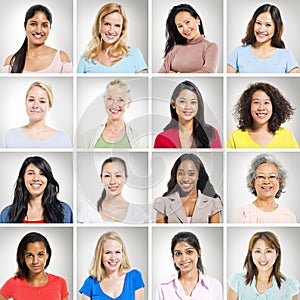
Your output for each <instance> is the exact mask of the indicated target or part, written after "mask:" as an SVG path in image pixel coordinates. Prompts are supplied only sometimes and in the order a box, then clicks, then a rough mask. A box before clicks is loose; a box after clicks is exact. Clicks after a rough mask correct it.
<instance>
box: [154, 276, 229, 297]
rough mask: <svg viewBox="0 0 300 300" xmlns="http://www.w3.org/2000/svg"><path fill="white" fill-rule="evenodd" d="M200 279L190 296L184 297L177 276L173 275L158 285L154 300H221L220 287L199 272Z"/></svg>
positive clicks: (216, 282)
mask: <svg viewBox="0 0 300 300" xmlns="http://www.w3.org/2000/svg"><path fill="white" fill-rule="evenodd" d="M199 276H200V279H199V281H198V283H197V285H196V287H195V288H194V290H193V292H192V294H191V295H190V296H188V295H186V294H185V292H184V289H183V287H182V285H181V283H180V281H179V280H178V275H174V276H172V277H170V278H169V279H167V280H164V281H162V282H161V283H160V285H159V286H158V289H157V295H156V298H155V299H156V300H200V299H205V300H222V299H223V297H222V285H221V283H220V282H219V281H218V280H217V279H215V278H212V277H209V276H207V275H203V274H201V273H200V272H199Z"/></svg>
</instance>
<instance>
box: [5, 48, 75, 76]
mask: <svg viewBox="0 0 300 300" xmlns="http://www.w3.org/2000/svg"><path fill="white" fill-rule="evenodd" d="M72 72H73V68H72V63H71V62H62V61H61V59H60V50H57V52H56V54H55V56H54V58H53V60H52V63H51V64H50V66H49V67H48V68H46V69H43V70H40V71H35V72H30V71H26V70H23V73H72ZM1 73H11V66H10V65H6V66H2V67H1Z"/></svg>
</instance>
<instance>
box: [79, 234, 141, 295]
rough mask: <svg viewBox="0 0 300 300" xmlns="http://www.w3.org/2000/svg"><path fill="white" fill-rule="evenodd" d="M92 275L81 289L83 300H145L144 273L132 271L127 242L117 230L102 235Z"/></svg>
mask: <svg viewBox="0 0 300 300" xmlns="http://www.w3.org/2000/svg"><path fill="white" fill-rule="evenodd" d="M89 274H90V276H89V277H88V278H87V279H86V280H85V282H84V284H83V285H82V287H81V288H80V290H79V292H80V293H81V294H82V298H81V299H82V300H91V299H94V300H100V299H118V300H143V299H144V286H145V284H144V281H143V278H142V274H141V273H140V271H138V270H136V269H132V270H130V264H129V260H128V256H127V252H126V247H125V244H124V242H123V240H122V239H121V237H120V236H119V235H118V234H117V233H116V232H113V231H108V232H106V233H104V234H102V235H101V236H100V238H99V240H98V242H97V246H96V248H95V253H94V257H93V260H92V263H91V266H90V269H89Z"/></svg>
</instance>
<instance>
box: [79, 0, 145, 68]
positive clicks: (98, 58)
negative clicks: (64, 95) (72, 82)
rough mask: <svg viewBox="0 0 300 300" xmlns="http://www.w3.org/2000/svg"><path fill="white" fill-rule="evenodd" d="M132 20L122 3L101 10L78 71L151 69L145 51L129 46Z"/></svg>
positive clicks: (110, 4)
mask: <svg viewBox="0 0 300 300" xmlns="http://www.w3.org/2000/svg"><path fill="white" fill-rule="evenodd" d="M127 29H128V21H127V17H126V14H125V10H124V8H123V7H122V5H120V4H117V3H106V4H104V5H103V6H102V7H101V8H100V9H99V11H98V13H97V16H96V20H95V23H94V25H93V30H92V34H93V38H92V40H91V41H90V43H89V44H88V46H87V49H86V51H85V53H84V54H83V55H82V56H81V58H80V60H79V63H78V67H77V72H78V73H144V72H146V70H147V65H146V63H145V60H144V57H143V55H142V52H141V51H140V49H138V48H134V47H129V46H128V45H127V44H126V41H127Z"/></svg>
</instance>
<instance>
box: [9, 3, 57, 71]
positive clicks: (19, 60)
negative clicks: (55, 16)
mask: <svg viewBox="0 0 300 300" xmlns="http://www.w3.org/2000/svg"><path fill="white" fill-rule="evenodd" d="M37 12H42V13H43V14H44V15H45V16H46V18H47V20H48V21H49V23H50V28H51V25H52V14H51V12H50V10H49V8H47V7H46V6H43V5H41V4H36V5H33V6H31V7H30V8H29V9H28V10H27V12H26V15H25V20H24V28H26V26H27V22H28V20H29V19H31V18H33V16H34V15H35V14H36V13H37ZM27 48H28V38H27V36H26V37H25V40H24V42H23V44H22V46H21V48H20V49H19V50H18V51H17V52H16V53H15V54H14V55H13V56H12V58H11V60H10V65H11V73H22V72H23V70H24V66H25V61H26V53H27Z"/></svg>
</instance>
